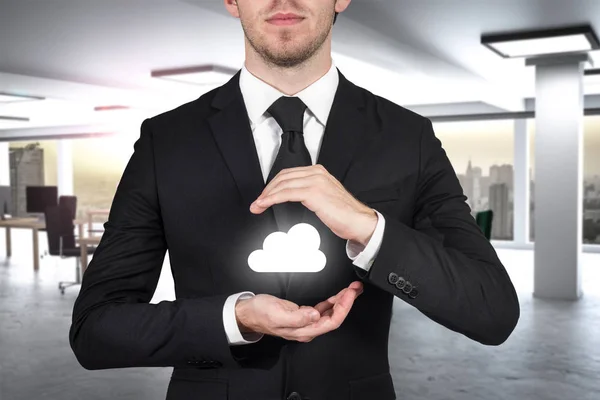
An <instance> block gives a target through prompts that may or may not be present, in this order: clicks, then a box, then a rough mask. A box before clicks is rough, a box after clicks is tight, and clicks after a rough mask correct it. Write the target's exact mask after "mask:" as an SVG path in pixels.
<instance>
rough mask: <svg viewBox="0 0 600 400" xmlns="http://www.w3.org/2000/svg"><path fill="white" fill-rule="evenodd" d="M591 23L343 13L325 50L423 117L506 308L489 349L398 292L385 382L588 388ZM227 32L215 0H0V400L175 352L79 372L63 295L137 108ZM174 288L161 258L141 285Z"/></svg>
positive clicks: (89, 391) (93, 380)
mask: <svg viewBox="0 0 600 400" xmlns="http://www.w3.org/2000/svg"><path fill="white" fill-rule="evenodd" d="M598 34H600V2H598V1H595V0H571V1H542V0H528V1H506V0H488V1H485V2H481V1H475V0H469V1H464V0H461V1H459V0H445V1H434V0H425V1H414V0H395V1H393V2H390V1H378V0H353V1H352V3H351V5H350V7H349V8H348V9H347V11H346V12H344V13H343V14H341V15H340V16H339V17H338V19H337V22H336V24H335V26H334V27H333V53H332V58H333V62H334V63H335V65H336V66H337V67H338V68H339V69H340V71H341V72H342V73H343V74H344V75H345V76H346V77H347V78H348V79H349V80H350V81H352V82H354V83H355V84H357V85H359V86H362V87H364V88H366V89H368V90H369V91H371V92H373V93H374V94H376V95H379V96H382V97H385V98H387V99H389V100H391V101H393V102H395V103H397V104H399V105H401V106H403V107H405V108H407V109H409V110H412V111H414V112H416V113H419V114H421V115H424V116H426V117H428V118H430V119H431V121H432V122H433V126H434V129H435V132H436V135H437V137H438V138H439V139H440V140H441V142H442V145H443V147H444V149H445V150H446V153H447V155H448V157H449V159H450V161H451V163H452V165H453V167H454V169H455V172H456V174H457V176H458V179H459V180H460V182H461V185H462V187H463V190H464V193H465V195H466V197H467V201H468V203H469V206H470V207H471V209H472V211H473V217H474V218H479V220H480V221H481V222H480V226H481V227H482V230H483V231H484V233H485V234H486V235H487V236H488V237H489V239H490V240H491V243H492V244H493V246H494V248H495V249H496V251H497V253H498V255H499V257H500V259H501V260H502V261H503V263H504V265H505V267H506V269H507V271H508V272H509V274H510V277H511V279H512V281H513V283H514V285H515V288H516V289H517V292H518V295H519V300H520V304H521V318H520V321H519V324H518V325H517V327H516V329H515V331H514V332H513V334H512V336H511V337H510V338H509V339H508V340H507V341H506V342H505V343H504V344H502V345H501V346H498V347H495V346H491V347H487V346H483V345H481V344H478V343H476V342H473V341H470V340H469V339H467V338H465V337H464V336H462V335H460V334H457V333H454V332H451V331H449V330H447V329H445V328H443V327H441V326H439V325H437V324H436V323H434V322H433V321H431V320H429V319H428V318H427V317H425V316H424V315H422V314H421V313H420V312H419V311H418V310H416V309H414V308H412V307H410V306H408V305H407V304H406V303H403V302H402V300H400V299H395V304H394V313H393V317H392V328H391V331H390V340H389V347H390V350H389V356H390V368H391V373H392V376H393V379H394V385H395V388H396V393H397V397H398V398H399V399H407V400H411V399H440V400H441V399H469V400H470V399H564V398H572V399H575V398H577V399H587V400H594V399H600V383H599V380H598V376H599V375H600V283H599V282H600V43H598ZM242 39H243V31H242V28H241V26H240V22H239V21H238V20H236V19H234V18H232V17H231V16H230V15H228V14H227V13H226V11H225V8H224V6H223V4H222V1H219V0H215V1H203V0H178V1H168V0H155V1H148V2H146V1H145V2H142V1H117V0H105V1H94V2H92V1H89V2H82V1H78V0H55V1H47V2H46V1H44V2H42V1H37V2H33V1H31V2H28V1H11V0H0V212H1V214H2V219H1V220H0V398H1V399H10V400H21V399H34V398H48V399H82V398H87V399H107V398H111V399H157V400H158V399H163V398H164V396H165V394H166V390H167V385H168V382H169V377H170V373H171V368H131V369H127V370H105V371H87V370H85V369H83V368H82V367H81V366H80V365H79V364H78V363H77V361H76V359H75V357H74V355H73V353H72V352H71V350H70V347H69V343H68V329H69V326H70V318H71V312H72V307H73V303H74V301H75V298H76V297H77V294H78V290H79V285H78V282H80V279H81V275H82V274H83V273H84V271H85V268H86V266H87V265H88V264H89V261H90V260H91V259H92V258H93V253H94V250H95V248H96V246H97V245H98V243H99V242H100V240H101V238H102V231H103V224H104V223H105V222H106V220H107V219H108V216H109V212H110V206H111V202H112V197H113V196H114V193H115V190H116V187H117V185H118V182H119V179H120V176H121V174H122V172H123V169H124V168H125V166H126V164H127V161H128V159H129V157H130V156H131V154H132V152H133V144H134V143H135V141H136V140H137V138H138V137H139V129H140V125H141V123H142V121H143V120H144V119H146V118H149V117H152V116H154V115H157V114H159V113H162V112H164V111H167V110H170V109H172V108H175V107H177V106H179V105H180V104H183V103H186V102H189V101H192V100H194V99H196V98H198V97H199V96H201V95H202V94H204V93H206V92H208V91H210V90H212V89H214V88H216V87H218V86H220V85H222V84H224V83H225V82H226V81H227V80H228V79H229V78H231V76H232V75H233V74H235V72H237V70H238V69H239V68H241V66H242V63H243V60H244V43H243V40H242ZM399 129H401V127H399ZM181 173H182V174H188V173H189V174H190V184H193V178H194V176H193V173H191V172H190V171H181ZM489 211H491V213H489ZM484 216H488V217H490V216H491V223H490V222H489V219H486V218H484ZM65 232H67V233H68V234H67V235H66V236H67V237H68V238H67V239H64V240H63V239H60V240H59V239H57V238H58V237H60V236H64V233H65ZM174 298H175V294H174V289H173V280H172V276H171V274H170V270H169V258H168V254H167V257H166V258H165V262H164V266H163V270H162V274H161V277H160V281H159V284H158V287H157V289H156V292H155V294H154V297H153V299H152V302H153V303H157V302H159V301H163V300H174Z"/></svg>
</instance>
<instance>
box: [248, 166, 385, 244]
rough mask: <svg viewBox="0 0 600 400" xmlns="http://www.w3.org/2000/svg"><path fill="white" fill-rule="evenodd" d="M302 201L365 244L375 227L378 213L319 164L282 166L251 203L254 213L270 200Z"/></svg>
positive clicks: (335, 229)
mask: <svg viewBox="0 0 600 400" xmlns="http://www.w3.org/2000/svg"><path fill="white" fill-rule="evenodd" d="M286 201H297V202H301V203H302V204H303V205H304V206H305V207H306V208H308V209H309V210H311V211H313V212H314V213H315V214H316V215H317V217H319V219H320V220H321V221H323V223H324V224H325V225H327V227H328V228H329V229H331V231H332V232H333V233H335V234H336V235H337V236H339V237H340V238H342V239H347V240H352V241H355V242H358V243H360V244H362V245H363V246H366V245H367V243H368V242H369V240H370V239H371V236H372V235H373V232H374V231H375V227H376V226H377V213H376V212H375V210H373V209H372V208H370V207H368V206H367V205H365V204H363V203H361V202H360V201H358V200H357V199H355V198H354V197H353V196H352V195H351V194H350V193H348V191H347V190H346V189H345V188H344V186H343V185H342V184H341V183H340V182H339V181H338V180H337V179H336V178H335V177H334V176H332V175H331V174H330V173H329V172H327V170H326V169H325V167H323V166H322V165H320V164H317V165H312V166H310V167H297V168H288V169H283V170H281V171H280V172H279V173H278V174H277V176H275V178H273V179H272V180H271V182H269V184H268V185H267V186H266V187H265V189H264V190H263V192H262V193H261V195H260V196H259V197H258V198H257V199H256V201H255V202H254V203H252V205H251V206H250V211H251V212H253V213H255V214H260V213H262V212H264V211H265V210H266V209H267V208H269V207H271V206H272V205H273V204H278V203H284V202H286Z"/></svg>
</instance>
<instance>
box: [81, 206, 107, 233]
mask: <svg viewBox="0 0 600 400" xmlns="http://www.w3.org/2000/svg"><path fill="white" fill-rule="evenodd" d="M86 214H87V217H88V234H89V235H90V236H93V234H94V233H102V230H100V231H99V230H97V229H94V215H104V216H106V217H108V215H109V214H110V210H106V209H105V210H87V211H86ZM100 236H102V235H100Z"/></svg>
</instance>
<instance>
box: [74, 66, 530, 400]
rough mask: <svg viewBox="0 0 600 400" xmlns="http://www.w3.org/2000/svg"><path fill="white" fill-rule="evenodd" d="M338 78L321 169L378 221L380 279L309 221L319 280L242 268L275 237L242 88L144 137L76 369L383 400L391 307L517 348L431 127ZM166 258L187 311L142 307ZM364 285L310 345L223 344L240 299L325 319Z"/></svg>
mask: <svg viewBox="0 0 600 400" xmlns="http://www.w3.org/2000/svg"><path fill="white" fill-rule="evenodd" d="M338 73H339V71H338ZM339 78H340V81H339V86H338V89H337V92H336V95H335V99H334V102H333V106H332V109H331V113H330V116H329V120H328V122H327V127H326V130H325V134H324V137H323V142H322V147H321V150H320V154H319V157H318V163H319V164H322V165H323V166H324V167H325V168H326V169H327V170H328V171H329V172H330V173H331V174H332V175H333V176H335V177H336V178H337V179H338V180H339V181H340V182H342V183H343V185H344V186H345V187H346V189H347V190H348V191H349V192H350V193H352V194H353V195H354V196H355V197H356V198H357V199H359V200H361V201H362V202H364V203H365V204H367V205H369V206H370V207H372V208H374V209H376V210H378V211H379V212H381V213H382V214H383V215H384V216H385V220H386V225H385V233H384V236H383V242H382V244H381V248H380V251H379V254H378V256H377V258H376V260H375V262H374V263H373V264H372V266H371V269H370V272H369V273H368V274H366V273H364V270H360V269H359V268H357V267H354V266H353V265H352V262H351V260H350V259H348V257H347V256H346V252H345V244H346V241H345V240H343V239H341V238H339V237H337V236H335V235H334V234H333V233H332V232H331V231H330V230H329V229H328V228H326V227H325V226H324V224H322V223H321V222H320V220H319V219H318V218H317V217H316V216H315V215H314V213H312V212H310V211H309V210H306V212H305V214H304V220H305V222H308V223H310V224H312V225H313V226H314V227H316V228H317V229H318V231H319V232H320V235H321V241H322V244H321V249H322V250H323V251H324V253H325V254H326V256H327V265H326V267H325V268H324V269H323V270H322V271H321V272H319V273H312V274H293V276H292V278H291V281H290V283H289V287H284V286H283V285H282V283H281V282H282V281H281V280H280V279H279V277H278V276H277V275H276V274H265V273H256V272H254V271H252V270H251V269H250V268H249V267H248V264H247V258H248V255H249V254H250V253H251V252H252V251H253V250H256V249H259V248H261V246H262V241H263V240H264V238H265V237H266V236H267V235H268V234H269V233H271V232H273V231H276V230H277V226H276V223H275V219H274V216H273V212H272V209H269V210H267V211H266V212H264V213H263V214H260V215H254V214H252V213H251V212H250V211H249V206H250V204H251V203H252V202H253V201H254V200H255V199H256V198H257V197H258V195H259V194H260V193H261V192H262V190H263V188H264V186H265V185H264V182H263V178H262V174H261V170H260V165H259V161H258V157H257V152H256V148H255V144H254V141H253V137H252V132H251V130H250V125H249V122H248V116H247V112H246V109H245V106H244V102H243V99H242V95H241V92H240V89H239V72H238V73H237V74H236V75H235V76H234V77H233V78H232V79H231V80H230V81H229V82H228V83H226V84H225V85H223V86H222V87H220V88H217V89H215V90H213V91H211V92H208V93H206V94H205V95H203V96H201V97H200V98H199V99H197V100H195V101H192V102H190V103H187V104H185V105H182V106H180V107H178V108H176V109H174V110H171V111H169V112H166V113H163V114H161V115H158V116H156V117H153V118H150V119H147V120H145V121H144V122H143V123H142V127H141V135H140V137H139V139H138V141H137V142H136V144H135V147H134V148H135V151H134V154H133V155H132V157H131V159H130V161H129V163H128V165H127V167H126V169H125V171H124V173H123V176H122V179H121V181H120V183H119V186H118V188H117V191H116V194H115V197H114V200H113V203H112V207H111V211H110V215H109V218H108V222H106V224H105V233H104V236H103V237H102V241H101V243H100V245H99V247H98V249H97V250H96V252H95V254H94V258H93V259H92V261H91V263H90V265H89V268H88V269H87V270H86V272H85V274H84V277H83V284H82V287H81V292H80V294H79V297H78V298H77V301H76V303H75V307H74V312H73V323H72V327H71V331H70V342H71V346H72V349H73V351H74V353H75V355H76V357H77V359H78V360H79V362H80V363H81V365H82V366H83V367H85V368H87V369H103V368H122V367H148V366H173V367H174V371H173V375H172V378H171V382H170V385H169V388H168V392H167V398H168V399H177V400H184V399H211V400H212V399H214V400H225V399H229V400H241V399H260V400H270V399H273V400H275V399H285V398H288V397H289V398H291V399H295V400H297V399H300V398H302V399H311V400H337V399H340V400H342V399H344V400H347V399H353V400H373V399H378V400H387V399H393V398H395V394H394V387H393V384H392V379H391V376H390V371H389V364H388V345H391V346H395V345H401V344H396V343H391V344H388V335H389V328H390V319H391V315H392V300H393V298H394V296H396V297H398V298H400V299H401V300H403V301H405V302H407V303H408V304H410V305H412V306H414V307H416V308H417V309H419V310H420V311H421V312H422V313H424V314H425V315H427V316H428V317H429V318H431V319H432V320H434V321H436V322H437V323H440V324H442V325H444V326H446V327H447V328H449V329H451V330H453V331H456V332H460V333H462V334H464V335H466V336H467V337H469V338H471V339H473V340H476V341H478V342H480V343H483V344H488V345H498V344H500V343H502V342H504V341H505V340H506V339H507V337H508V336H509V335H510V333H511V332H512V330H513V329H514V327H515V325H516V323H517V320H518V318H519V304H518V299H517V296H516V294H515V290H514V288H513V285H512V283H511V281H510V279H509V277H508V275H507V273H506V271H505V269H504V267H503V266H502V264H501V263H500V261H499V260H498V258H497V256H496V253H495V251H494V249H493V248H492V246H491V245H490V243H489V242H488V241H487V240H486V239H485V237H484V236H483V234H482V233H481V231H480V230H479V228H478V227H477V225H476V224H475V221H474V219H473V217H472V216H471V215H470V210H469V207H468V205H467V204H466V203H465V197H464V196H463V192H462V189H461V187H460V185H459V182H458V180H457V178H456V175H455V173H454V171H453V169H452V166H451V164H450V162H449V161H448V158H447V157H446V154H445V152H444V150H443V149H442V147H441V144H440V141H439V140H438V139H436V137H435V135H434V132H433V129H432V124H431V122H430V121H429V120H428V119H426V118H424V117H422V116H419V115H417V114H415V113H413V112H411V111H408V110H406V109H404V108H402V107H400V106H398V105H396V104H393V103H391V102H389V101H387V100H385V99H383V98H381V97H378V96H375V95H373V94H372V93H370V92H369V91H367V90H365V89H362V88H360V87H357V86H355V85H354V84H352V83H351V82H349V81H348V80H347V79H346V78H345V77H344V75H342V74H341V73H339ZM166 250H169V257H170V262H171V270H172V273H173V278H174V281H175V291H176V296H177V300H175V301H174V302H166V301H165V302H161V303H160V304H149V303H148V302H149V300H150V299H151V297H152V295H153V292H154V290H155V288H156V285H157V281H158V278H159V274H160V271H161V265H162V263H163V259H164V256H165V251H166ZM356 279H362V280H363V281H364V283H365V285H364V293H363V294H362V295H361V296H360V297H359V298H358V299H357V301H356V302H355V304H354V307H353V308H352V310H351V312H350V314H349V315H348V317H347V319H346V320H345V321H344V323H343V324H342V326H341V327H340V328H339V329H337V330H335V331H333V332H330V333H328V334H326V335H323V336H320V337H317V338H315V339H314V340H313V341H311V342H309V343H299V342H291V341H286V340H284V339H281V338H275V337H271V336H265V337H264V338H263V339H262V340H261V341H259V342H258V343H256V344H249V345H243V346H233V347H231V346H229V345H228V343H227V339H226V335H225V331H224V327H223V305H224V303H225V300H226V298H227V297H228V296H229V295H231V294H233V293H236V292H240V291H245V290H249V291H253V292H254V293H257V294H258V293H268V294H272V295H275V296H278V297H280V298H285V299H288V300H290V301H293V302H296V303H297V304H300V305H315V304H317V303H318V302H320V301H322V300H324V299H326V298H328V297H329V296H331V295H333V294H335V293H337V292H338V291H339V290H341V289H342V288H344V287H346V286H347V285H348V284H350V283H351V282H352V281H354V280H356ZM398 281H399V282H405V284H404V287H403V286H402V284H401V283H400V284H397V282H398ZM432 346H435V343H432ZM294 392H295V393H296V394H298V396H296V394H293V393H294Z"/></svg>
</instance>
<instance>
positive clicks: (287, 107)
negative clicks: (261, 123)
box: [267, 96, 306, 132]
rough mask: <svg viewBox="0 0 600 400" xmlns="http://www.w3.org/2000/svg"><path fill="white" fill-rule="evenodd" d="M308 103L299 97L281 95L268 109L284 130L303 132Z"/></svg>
mask: <svg viewBox="0 0 600 400" xmlns="http://www.w3.org/2000/svg"><path fill="white" fill-rule="evenodd" d="M305 110H306V104H304V102H303V101H302V100H300V98H299V97H287V96H281V97H280V98H278V99H277V100H275V101H274V102H273V104H271V106H270V107H269V108H268V109H267V111H268V112H269V114H271V116H272V117H273V118H275V121H277V123H278V124H279V126H280V127H281V129H282V130H283V132H290V131H293V132H303V131H304V130H303V127H304V111H305Z"/></svg>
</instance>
